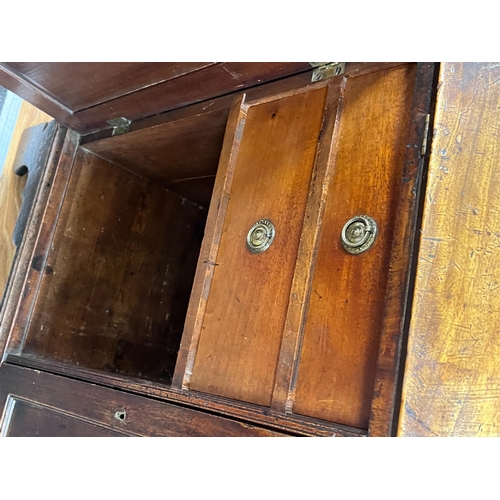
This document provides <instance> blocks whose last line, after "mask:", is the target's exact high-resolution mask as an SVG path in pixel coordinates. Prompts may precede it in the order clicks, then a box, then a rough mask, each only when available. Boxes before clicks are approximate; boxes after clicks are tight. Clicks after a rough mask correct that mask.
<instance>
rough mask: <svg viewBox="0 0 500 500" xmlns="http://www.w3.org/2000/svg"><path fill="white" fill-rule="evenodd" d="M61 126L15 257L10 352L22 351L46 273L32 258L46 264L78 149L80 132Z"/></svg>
mask: <svg viewBox="0 0 500 500" xmlns="http://www.w3.org/2000/svg"><path fill="white" fill-rule="evenodd" d="M58 129H59V130H58V132H57V134H56V140H55V141H54V146H53V149H52V151H51V153H50V156H49V160H48V163H47V169H46V172H45V175H44V178H43V180H42V185H41V188H40V192H39V195H38V198H37V200H36V202H35V207H34V209H33V213H32V215H31V218H30V221H29V223H28V231H27V234H26V237H25V238H24V241H23V243H22V244H21V249H20V255H19V258H18V259H16V260H15V266H16V268H15V274H13V280H12V281H10V282H9V288H10V290H9V291H8V293H9V298H8V300H6V303H5V310H2V313H3V317H2V321H1V322H0V341H2V342H5V341H7V349H6V351H7V352H9V353H14V352H15V353H19V352H20V351H21V348H22V345H23V342H24V337H25V333H26V330H27V326H28V324H29V319H30V316H31V313H32V310H33V305H34V301H35V299H36V296H37V292H38V289H39V286H40V281H41V279H42V276H43V274H41V273H40V272H39V271H37V270H35V269H34V267H33V266H32V262H33V261H34V258H35V257H38V259H37V260H38V262H39V264H41V265H42V267H44V266H45V258H42V262H40V256H42V257H46V255H47V254H48V252H49V248H50V244H51V242H52V238H53V236H54V231H55V228H56V226H57V222H58V220H59V216H60V213H61V207H62V205H63V200H64V196H65V194H66V191H67V186H68V179H69V177H70V175H71V171H72V168H73V164H74V159H75V155H76V152H77V149H78V141H79V135H78V134H77V133H76V132H74V131H71V130H70V131H68V132H67V133H66V131H65V130H64V128H63V127H58Z"/></svg>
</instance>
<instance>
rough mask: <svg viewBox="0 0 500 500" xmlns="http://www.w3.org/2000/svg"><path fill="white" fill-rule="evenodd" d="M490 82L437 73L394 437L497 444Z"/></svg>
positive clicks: (497, 160) (482, 68)
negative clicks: (481, 439) (478, 439)
mask: <svg viewBox="0 0 500 500" xmlns="http://www.w3.org/2000/svg"><path fill="white" fill-rule="evenodd" d="M499 82H500V64H498V63H467V64H461V63H446V64H443V65H442V66H441V73H440V86H439V90H438V98H437V110H436V118H435V123H434V141H433V145H432V153H431V159H430V165H429V175H428V181H427V191H426V196H425V208H424V215H423V222H422V234H421V242H420V251H419V261H418V269H417V277H416V282H415V296H414V303H413V312H412V319H411V324H410V332H409V344H408V357H407V363H406V370H405V377H404V383H403V401H402V405H401V419H400V425H399V431H398V434H399V435H401V436H499V435H500V362H499V359H500V336H499V324H500V266H499V262H500V130H499V126H498V124H499V114H498V109H499V107H500V83H499Z"/></svg>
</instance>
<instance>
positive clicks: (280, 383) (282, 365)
mask: <svg viewBox="0 0 500 500" xmlns="http://www.w3.org/2000/svg"><path fill="white" fill-rule="evenodd" d="M342 81H343V77H341V76H340V77H338V78H333V79H332V80H331V81H330V83H329V85H328V93H327V98H326V105H325V119H324V121H323V125H322V127H321V136H320V139H319V143H318V148H317V151H316V159H315V162H314V169H313V173H312V181H311V186H310V189H309V195H308V199H307V205H306V210H305V217H304V224H303V228H302V233H301V236H300V244H299V249H298V253H297V264H296V266H295V270H294V273H293V281H292V287H291V290H290V301H289V303H288V308H287V311H286V318H285V328H284V331H283V339H282V342H281V347H280V355H279V361H278V369H277V371H276V377H275V381H274V390H273V397H272V402H271V408H272V409H273V410H275V411H277V412H280V413H289V412H290V410H291V406H292V399H293V384H294V380H293V378H294V372H295V370H296V366H297V360H298V356H299V355H300V349H299V346H300V341H301V333H302V325H303V324H304V320H305V317H306V314H307V307H308V303H309V294H310V285H311V280H312V276H313V272H312V271H313V269H314V262H315V258H316V247H317V241H318V237H319V232H320V229H321V221H322V219H323V215H324V211H325V204H326V199H327V194H328V186H329V180H330V177H331V175H332V171H333V169H334V162H333V158H334V156H335V147H336V143H337V142H338V140H339V134H338V133H337V132H338V126H337V125H338V122H339V120H340V115H341V113H342V98H341V95H342V88H341V84H342Z"/></svg>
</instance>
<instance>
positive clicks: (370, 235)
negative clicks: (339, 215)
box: [340, 215, 378, 255]
mask: <svg viewBox="0 0 500 500" xmlns="http://www.w3.org/2000/svg"><path fill="white" fill-rule="evenodd" d="M377 233H378V228H377V223H376V222H375V220H374V219H373V218H372V217H369V216H368V215H357V216H356V217H353V218H352V219H350V220H348V221H347V222H346V223H345V225H344V227H343V228H342V233H341V235H340V243H341V245H342V247H343V248H344V250H345V251H346V252H348V253H350V254H352V255H359V254H360V253H363V252H366V251H367V250H368V249H369V248H371V247H372V245H373V244H374V243H375V239H376V237H377Z"/></svg>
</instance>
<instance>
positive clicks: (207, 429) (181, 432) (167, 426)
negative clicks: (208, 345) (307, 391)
mask: <svg viewBox="0 0 500 500" xmlns="http://www.w3.org/2000/svg"><path fill="white" fill-rule="evenodd" d="M9 395H11V397H9ZM14 398H15V399H21V400H23V401H26V402H27V403H28V404H30V405H31V406H38V407H42V408H43V409H44V410H45V411H44V412H43V413H44V415H43V414H41V413H42V412H41V411H39V412H38V416H39V417H40V418H42V419H43V420H44V421H43V422H37V423H34V422H30V423H29V424H28V425H29V426H30V427H31V429H33V427H34V426H35V425H36V426H37V427H38V428H40V427H41V428H45V429H46V430H49V429H51V428H52V429H53V430H54V426H56V425H57V423H58V422H60V421H61V420H60V419H61V417H57V416H56V415H54V412H58V413H59V414H62V413H64V414H66V416H67V417H66V419H65V423H66V424H67V423H68V419H77V420H79V421H80V422H81V423H86V424H87V429H88V426H93V427H94V428H95V427H100V428H101V429H102V431H103V432H107V433H109V434H123V435H129V436H184V437H191V436H192V437H204V436H214V437H217V436H220V437H223V436H232V437H246V436H251V437H272V436H284V435H285V434H283V433H280V432H277V431H272V430H267V429H262V428H259V427H257V426H254V425H252V424H248V423H244V422H237V421H234V420H230V419H227V418H222V417H219V416H217V415H210V414H208V413H203V412H201V411H195V410H192V409H189V408H185V407H182V406H177V405H173V404H169V403H164V402H161V401H155V400H152V399H149V398H146V397H144V396H137V395H134V394H128V393H126V392H124V391H116V390H113V389H109V388H105V387H99V386H96V385H93V384H88V383H85V382H79V381H76V380H71V379H68V378H66V377H60V376H57V375H51V374H48V373H43V372H39V371H35V370H31V369H28V368H21V367H17V366H13V365H9V364H4V365H3V366H2V367H1V369H0V415H1V414H2V407H5V405H6V402H10V403H12V399H14ZM10 406H11V408H9V407H7V408H4V411H3V414H4V418H3V422H2V423H1V424H2V427H7V425H9V423H10V426H11V427H15V426H16V425H17V426H18V427H19V426H21V424H22V422H16V420H15V419H14V418H15V415H14V416H12V410H13V409H14V410H15V405H14V408H12V405H10ZM32 411H33V410H32ZM117 413H118V415H117ZM9 414H10V415H11V418H10V419H9ZM120 415H121V417H122V418H120ZM13 417H14V418H13ZM54 419H56V420H54ZM9 420H10V422H9ZM25 430H26V427H24V431H25ZM60 430H61V431H63V429H60ZM79 430H80V432H81V427H80V429H79ZM70 432H71V429H69V430H66V433H70ZM77 432H78V431H77ZM94 432H97V431H94ZM72 435H76V434H73V433H72Z"/></svg>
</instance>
